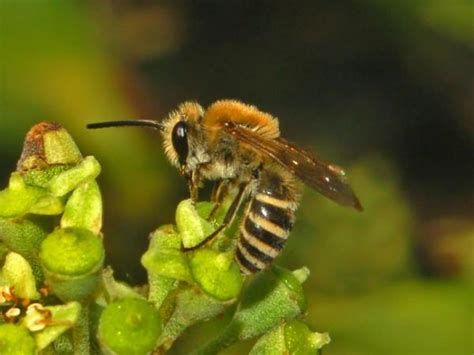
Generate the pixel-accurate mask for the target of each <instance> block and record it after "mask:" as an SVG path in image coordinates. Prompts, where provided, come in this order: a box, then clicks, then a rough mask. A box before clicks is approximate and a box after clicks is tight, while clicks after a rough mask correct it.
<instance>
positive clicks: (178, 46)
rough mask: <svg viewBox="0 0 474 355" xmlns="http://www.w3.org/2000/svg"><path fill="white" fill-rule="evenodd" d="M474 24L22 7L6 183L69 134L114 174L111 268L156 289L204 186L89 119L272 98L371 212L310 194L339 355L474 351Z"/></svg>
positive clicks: (316, 295) (3, 33) (397, 13)
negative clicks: (38, 143) (177, 224)
mask: <svg viewBox="0 0 474 355" xmlns="http://www.w3.org/2000/svg"><path fill="white" fill-rule="evenodd" d="M473 19H474V4H473V3H472V2H471V1H468V0H464V1H462V0H456V1H436V0H427V1H408V0H401V1H397V2H391V1H373V0H354V1H340V2H333V1H295V2H286V1H285V2H284V1H225V2H224V1H222V2H219V1H200V2H197V1H102V2H95V1H84V2H79V1H71V2H61V3H56V2H52V1H42V2H34V1H22V2H14V1H4V2H3V3H2V4H1V5H0V137H2V138H1V139H0V182H1V183H2V186H6V184H7V181H8V176H9V173H10V172H11V171H12V170H13V169H14V168H15V164H16V160H17V159H18V157H19V155H20V153H21V145H22V140H23V137H24V135H25V133H26V132H27V130H28V128H29V127H30V126H31V125H33V124H34V123H36V122H38V121H41V120H49V121H56V122H59V123H61V124H62V125H64V126H65V127H66V128H67V129H68V130H69V132H70V133H71V134H72V135H73V137H74V138H75V139H76V141H77V142H78V145H79V147H80V148H81V150H82V151H83V153H84V154H85V155H88V154H94V155H95V156H96V157H97V158H98V159H99V161H100V162H101V163H102V167H103V170H102V171H103V172H102V175H101V177H100V180H99V182H100V183H101V187H102V191H103V194H104V204H105V229H104V231H105V235H106V244H107V251H108V256H109V258H108V262H109V263H111V264H112V266H113V267H114V269H115V270H116V274H117V275H118V276H119V277H120V278H122V279H123V280H126V281H127V282H130V283H132V284H138V283H140V282H143V281H144V280H145V273H144V270H143V268H142V267H141V266H140V263H139V259H140V255H141V254H142V253H143V252H144V250H145V249H146V247H147V243H148V241H147V235H148V234H149V232H150V231H152V230H153V229H154V228H156V227H157V226H158V225H160V224H163V223H172V222H173V219H174V209H175V206H176V205H177V203H178V201H180V200H181V199H183V198H186V197H187V190H186V186H185V183H184V181H183V180H182V179H181V178H179V177H178V173H177V172H176V171H175V170H174V169H173V168H172V167H171V166H169V165H168V164H167V163H166V162H165V158H164V155H163V153H162V148H161V141H160V138H159V137H158V136H157V135H156V134H154V133H153V132H149V131H145V130H143V131H141V130H137V129H129V130H109V131H100V132H99V131H87V130H86V129H85V124H86V123H89V122H94V121H103V120H117V119H126V118H152V119H161V118H163V117H164V116H165V115H166V114H167V113H168V112H169V111H170V110H172V109H174V108H175V107H176V106H177V105H178V104H179V103H180V102H183V101H186V100H196V101H198V102H200V103H201V104H202V105H203V106H207V105H209V104H210V103H212V102H213V101H215V100H218V99H221V98H234V99H239V100H241V101H244V102H246V103H251V104H254V105H256V106H258V107H259V108H261V109H262V110H264V111H267V112H270V113H272V114H273V115H275V116H276V117H278V118H279V119H280V125H281V130H282V132H283V135H284V136H285V137H286V138H288V139H290V140H292V141H294V142H297V143H298V144H299V145H301V146H304V147H310V149H312V150H313V151H314V152H316V153H317V154H318V155H320V156H322V157H324V158H325V159H327V160H331V161H334V162H336V163H338V164H340V165H342V166H344V167H345V168H347V171H348V174H349V178H350V181H351V184H352V186H353V188H354V189H355V190H356V192H357V194H358V195H359V197H360V199H361V201H362V203H363V204H364V207H365V211H364V212H363V213H362V214H357V213H355V212H352V211H347V210H345V209H343V208H340V207H338V206H335V205H334V204H332V203H331V202H328V201H327V200H325V199H322V198H320V197H319V196H317V194H316V193H315V192H313V191H310V190H305V193H304V198H303V201H302V205H301V207H300V210H299V212H298V215H297V218H298V220H297V223H296V229H295V231H294V232H293V235H292V237H291V239H290V241H289V243H288V246H287V248H286V250H285V252H284V255H283V256H282V257H281V259H280V263H281V264H282V265H285V266H289V267H293V268H296V267H300V266H302V265H308V266H309V268H310V269H311V271H312V274H311V276H310V278H309V280H308V281H307V285H306V286H307V292H308V295H309V303H310V309H309V313H308V319H309V322H310V324H311V325H312V327H313V329H314V330H320V331H328V332H329V333H330V334H331V336H332V339H333V343H332V344H331V345H330V346H329V347H328V348H327V349H325V354H326V353H327V354H376V353H377V354H401V353H403V354H405V355H407V354H448V353H449V354H458V353H459V354H461V353H469V352H472V351H473V344H472V340H471V336H472V335H473V329H472V275H473V260H474V258H473V238H474V237H473V236H474V226H473V222H472V211H473V189H472V179H473V159H472V157H473V152H474V150H473V136H474V123H473V122H474V120H473V117H474V104H473V103H474V66H473V63H474V21H473ZM213 326H216V325H212V324H211V325H209V326H208V327H207V328H206V327H200V329H196V330H194V331H192V332H191V334H190V335H189V339H190V340H188V342H185V341H184V342H182V344H181V347H180V348H178V350H177V351H178V352H179V351H184V350H185V349H187V346H190V345H189V344H192V343H193V341H194V340H193V339H201V338H204V337H206V336H207V334H208V333H207V332H211V331H212V329H213V328H212V327H213ZM247 345H248V344H247ZM245 349H247V348H245ZM241 351H243V350H242V349H241V348H234V349H231V350H229V353H236V354H237V353H239V352H241Z"/></svg>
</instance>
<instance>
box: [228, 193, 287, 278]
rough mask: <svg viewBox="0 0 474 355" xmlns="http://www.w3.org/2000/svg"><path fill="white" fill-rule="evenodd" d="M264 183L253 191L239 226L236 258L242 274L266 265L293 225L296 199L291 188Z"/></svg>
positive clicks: (254, 271)
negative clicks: (257, 189) (272, 187)
mask: <svg viewBox="0 0 474 355" xmlns="http://www.w3.org/2000/svg"><path fill="white" fill-rule="evenodd" d="M270 187H271V186H267V187H266V188H265V189H262V190H260V191H257V193H256V194H255V195H254V196H253V198H252V200H251V202H250V205H249V208H248V209H247V212H246V214H245V216H244V219H243V221H242V224H241V226H240V238H239V242H238V245H237V250H236V254H235V257H236V260H237V262H238V263H239V265H240V270H241V271H242V273H243V274H253V273H256V272H259V271H261V270H263V269H265V268H266V267H267V266H269V265H270V264H271V263H272V261H273V259H274V258H275V257H276V256H278V254H279V253H280V252H281V250H282V249H283V246H284V245H285V242H286V240H287V238H288V235H289V233H290V231H291V228H292V227H293V222H294V214H295V209H296V203H295V202H294V200H295V199H294V196H292V194H291V193H290V192H291V191H292V190H291V189H283V190H282V189H281V185H280V186H275V188H274V189H271V188H270Z"/></svg>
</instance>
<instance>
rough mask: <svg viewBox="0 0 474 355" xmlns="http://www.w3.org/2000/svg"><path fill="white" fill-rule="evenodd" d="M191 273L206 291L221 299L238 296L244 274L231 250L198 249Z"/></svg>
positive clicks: (193, 258) (192, 262)
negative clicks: (225, 251)
mask: <svg viewBox="0 0 474 355" xmlns="http://www.w3.org/2000/svg"><path fill="white" fill-rule="evenodd" d="M191 273H192V275H193V278H194V280H195V281H196V282H197V283H198V284H199V286H201V288H202V289H203V290H204V292H206V293H207V294H208V295H210V296H212V297H214V298H216V299H218V300H221V301H229V300H231V299H234V298H236V297H238V295H239V293H240V289H241V288H242V282H243V280H242V275H241V274H240V270H239V267H238V265H237V264H236V263H235V262H234V260H233V253H231V252H227V253H219V252H217V251H215V250H211V249H200V250H197V251H196V252H195V253H194V255H193V256H192V257H191Z"/></svg>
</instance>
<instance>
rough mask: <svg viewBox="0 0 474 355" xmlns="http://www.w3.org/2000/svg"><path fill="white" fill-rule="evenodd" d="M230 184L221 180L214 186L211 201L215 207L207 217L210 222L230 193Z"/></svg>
mask: <svg viewBox="0 0 474 355" xmlns="http://www.w3.org/2000/svg"><path fill="white" fill-rule="evenodd" d="M229 184H230V182H229V181H228V180H221V181H219V182H217V183H216V184H215V185H214V188H213V189H212V193H211V201H212V202H214V207H213V208H212V210H211V212H210V213H209V216H208V217H207V220H208V221H209V220H211V218H212V217H213V216H214V214H215V213H216V212H217V210H218V209H219V207H220V206H221V205H222V202H223V201H224V198H225V197H226V196H227V194H228V193H229Z"/></svg>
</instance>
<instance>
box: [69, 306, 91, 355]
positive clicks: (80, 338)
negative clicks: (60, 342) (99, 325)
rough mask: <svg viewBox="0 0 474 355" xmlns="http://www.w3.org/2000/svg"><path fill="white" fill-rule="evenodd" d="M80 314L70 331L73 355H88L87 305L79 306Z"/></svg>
mask: <svg viewBox="0 0 474 355" xmlns="http://www.w3.org/2000/svg"><path fill="white" fill-rule="evenodd" d="M81 306H82V307H81V313H80V315H79V317H78V319H77V323H76V324H75V326H74V328H73V329H72V341H73V344H74V354H75V355H90V334H89V305H88V304H87V303H82V304H81Z"/></svg>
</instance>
